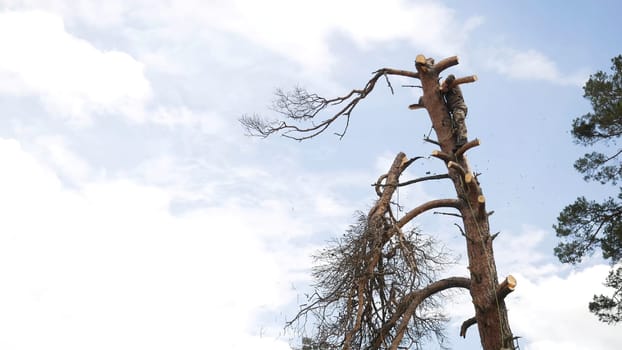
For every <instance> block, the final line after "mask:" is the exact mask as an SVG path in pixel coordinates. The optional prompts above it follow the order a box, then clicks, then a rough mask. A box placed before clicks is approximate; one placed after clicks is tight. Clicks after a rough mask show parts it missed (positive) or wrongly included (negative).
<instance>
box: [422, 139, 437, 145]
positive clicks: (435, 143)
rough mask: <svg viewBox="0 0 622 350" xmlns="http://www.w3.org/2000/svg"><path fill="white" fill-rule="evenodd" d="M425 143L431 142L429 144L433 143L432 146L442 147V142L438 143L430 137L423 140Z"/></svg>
mask: <svg viewBox="0 0 622 350" xmlns="http://www.w3.org/2000/svg"><path fill="white" fill-rule="evenodd" d="M423 141H425V142H429V143H431V144H433V145H437V146H440V145H441V143H440V142H438V141H436V140H432V139H431V138H429V137H424V138H423Z"/></svg>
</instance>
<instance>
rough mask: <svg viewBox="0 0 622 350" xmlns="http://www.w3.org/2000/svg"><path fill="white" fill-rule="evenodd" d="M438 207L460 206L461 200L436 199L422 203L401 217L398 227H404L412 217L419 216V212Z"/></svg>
mask: <svg viewBox="0 0 622 350" xmlns="http://www.w3.org/2000/svg"><path fill="white" fill-rule="evenodd" d="M436 208H456V209H458V208H460V201H459V200H457V199H453V198H450V199H436V200H432V201H429V202H426V203H423V204H421V205H420V206H418V207H416V208H414V209H412V210H410V211H409V212H408V213H406V215H404V217H403V218H401V219H400V220H399V221H398V222H397V226H398V227H404V225H406V224H407V223H409V222H410V221H411V220H412V219H414V218H415V217H417V216H418V215H419V214H421V213H424V212H426V211H428V210H430V209H436Z"/></svg>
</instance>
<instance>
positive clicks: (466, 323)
mask: <svg viewBox="0 0 622 350" xmlns="http://www.w3.org/2000/svg"><path fill="white" fill-rule="evenodd" d="M476 323H477V320H476V319H475V316H473V317H471V318H469V319H468V320H466V321H464V322H462V326H460V336H461V337H462V338H466V332H467V329H469V327H471V326H472V325H474V324H476Z"/></svg>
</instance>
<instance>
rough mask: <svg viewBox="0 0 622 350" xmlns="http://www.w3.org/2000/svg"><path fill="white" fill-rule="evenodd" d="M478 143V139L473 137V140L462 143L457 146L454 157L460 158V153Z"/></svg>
mask: <svg viewBox="0 0 622 350" xmlns="http://www.w3.org/2000/svg"><path fill="white" fill-rule="evenodd" d="M479 145H480V142H479V139H475V140H471V141H469V142H467V143H465V144H464V145H462V147H460V148H458V150H457V151H456V153H455V154H456V158H460V157H462V155H463V154H464V152H466V151H468V150H470V149H471V148H473V147H477V146H479Z"/></svg>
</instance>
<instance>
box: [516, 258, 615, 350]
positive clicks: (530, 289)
mask: <svg viewBox="0 0 622 350" xmlns="http://www.w3.org/2000/svg"><path fill="white" fill-rule="evenodd" d="M609 269H610V267H609V266H607V265H596V266H593V267H590V268H586V269H585V270H582V271H577V272H572V273H570V274H569V275H568V276H567V277H565V278H563V277H559V276H554V275H549V276H548V277H546V278H543V279H540V280H534V279H532V278H531V276H528V275H520V274H517V276H516V277H517V279H518V283H519V284H518V287H517V290H516V292H514V293H513V294H510V296H509V297H508V299H507V303H508V308H509V316H510V321H511V324H512V327H513V331H514V333H515V335H519V336H522V337H523V340H522V341H521V342H522V343H523V344H526V345H522V346H521V348H524V349H526V350H544V349H547V350H549V349H554V350H557V349H559V350H563V349H594V350H614V349H620V348H622V339H621V338H620V336H619V329H617V327H614V326H610V325H607V324H604V323H602V322H599V321H598V319H597V317H596V316H594V315H593V314H591V313H590V312H589V311H588V308H587V305H588V303H589V302H590V301H591V300H592V296H593V295H594V294H597V293H601V292H605V290H604V287H603V286H602V282H603V281H604V280H605V277H606V276H607V272H608V271H609Z"/></svg>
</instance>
